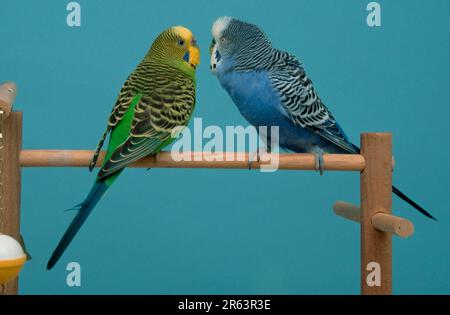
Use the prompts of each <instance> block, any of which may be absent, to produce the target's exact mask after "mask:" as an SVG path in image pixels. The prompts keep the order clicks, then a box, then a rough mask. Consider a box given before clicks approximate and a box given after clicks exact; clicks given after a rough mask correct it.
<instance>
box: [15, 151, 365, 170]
mask: <svg viewBox="0 0 450 315" xmlns="http://www.w3.org/2000/svg"><path fill="white" fill-rule="evenodd" d="M93 154H94V151H87V150H23V151H22V152H21V154H20V164H21V166H22V167H50V166H60V167H63V166H72V167H74V166H75V167H77V166H78V167H87V166H88V165H89V162H90V161H91V158H92V156H93ZM104 156H105V152H101V154H100V156H99V159H98V161H97V166H100V165H101V163H102V162H103V158H104ZM181 157H184V159H182V160H181ZM250 158H252V159H253V160H254V161H253V162H252V169H259V168H260V167H261V166H262V165H269V163H270V162H269V161H267V160H268V159H269V158H270V154H267V153H266V154H262V155H261V156H260V160H261V161H259V162H258V161H256V156H255V157H252V154H248V153H233V152H230V153H227V152H217V153H205V152H203V153H202V152H188V153H182V154H178V155H176V156H175V159H174V158H173V157H172V154H171V152H169V151H165V152H161V153H159V154H157V155H156V156H150V157H145V158H143V159H141V160H139V161H137V162H135V163H133V164H132V165H130V167H142V168H235V169H247V168H248V167H249V159H250ZM272 158H273V159H275V154H273V156H272ZM323 158H324V169H325V170H329V171H362V170H363V169H364V166H365V161H364V157H362V156H361V155H359V154H324V156H323ZM278 159H279V165H278V168H279V169H285V170H289V169H290V170H294V169H295V170H314V169H315V159H314V155H313V154H278Z"/></svg>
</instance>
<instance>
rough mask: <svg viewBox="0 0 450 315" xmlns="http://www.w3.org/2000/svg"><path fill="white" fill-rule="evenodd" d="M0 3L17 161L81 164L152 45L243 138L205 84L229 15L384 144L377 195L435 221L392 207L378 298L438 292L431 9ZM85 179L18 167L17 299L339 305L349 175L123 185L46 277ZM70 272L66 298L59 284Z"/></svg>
mask: <svg viewBox="0 0 450 315" xmlns="http://www.w3.org/2000/svg"><path fill="white" fill-rule="evenodd" d="M68 2H69V1H45V2H43V1H33V2H31V1H6V0H2V1H1V10H0V39H1V45H0V61H1V64H0V81H3V80H14V81H16V82H17V83H18V85H19V89H20V90H19V96H18V98H17V102H16V109H17V110H21V111H23V113H24V137H23V140H24V141H23V144H24V148H26V149H43V148H47V149H93V148H95V145H96V144H97V141H98V138H99V137H100V135H101V133H102V132H103V130H104V128H105V123H106V117H107V115H108V114H109V112H110V110H111V107H112V105H113V103H114V102H115V98H116V96H117V93H118V91H119V89H120V87H121V85H122V83H123V81H124V80H125V78H126V77H127V75H128V73H129V72H130V71H132V70H133V69H134V67H135V66H136V64H137V63H138V61H139V60H140V59H141V58H142V57H143V55H144V54H145V52H146V51H147V49H148V48H149V46H150V44H151V42H152V41H153V39H154V38H155V36H156V35H157V34H158V33H159V32H160V31H162V30H163V29H165V28H167V27H168V26H171V25H185V26H187V27H189V28H190V29H192V30H193V32H194V33H195V34H196V36H197V38H198V42H199V44H200V46H201V48H202V53H203V55H202V65H201V66H200V68H199V70H198V106H197V109H196V112H195V117H202V118H203V120H204V125H207V124H215V125H220V126H225V125H234V124H246V122H245V121H244V120H243V118H242V117H241V116H240V114H239V112H238V111H237V109H236V108H235V106H234V105H233V104H232V102H231V101H230V99H229V97H228V95H227V94H226V93H225V91H224V90H222V88H221V87H220V85H219V83H218V82H217V80H216V79H215V77H213V76H212V75H211V74H210V73H209V67H208V66H209V56H208V46H209V42H210V39H211V35H210V27H211V23H212V22H213V21H214V19H215V18H217V17H218V16H221V15H232V16H236V17H239V18H241V19H243V20H247V21H250V22H253V23H256V24H258V25H259V26H261V27H262V28H263V29H264V30H265V31H266V33H267V34H268V35H269V37H270V38H271V40H272V42H273V43H274V45H275V46H276V47H279V48H282V49H284V50H287V51H290V52H291V53H293V54H295V55H296V56H297V57H299V58H300V59H301V60H302V61H303V62H304V64H305V67H306V69H307V71H308V73H309V76H310V77H311V78H312V79H313V81H314V83H315V85H316V88H317V90H318V92H319V94H320V95H321V97H322V99H323V100H324V102H325V104H327V105H328V106H329V107H330V108H331V110H332V111H333V112H334V114H335V116H336V117H337V119H338V120H339V121H340V122H341V124H342V126H343V127H344V128H345V130H346V131H347V133H348V134H349V135H350V137H351V138H352V139H353V140H354V141H355V142H356V143H359V134H360V133H361V132H363V131H391V132H392V133H393V136H394V153H395V157H396V169H395V173H394V180H395V183H397V185H398V186H399V187H400V188H402V189H403V190H404V191H405V192H407V193H408V194H410V195H411V196H414V197H415V198H416V199H417V200H418V201H420V203H422V204H423V205H424V206H426V208H428V209H429V210H430V211H431V212H432V213H433V214H434V215H435V216H436V217H437V218H438V219H439V221H438V222H433V221H430V220H428V219H426V218H424V217H423V216H421V215H419V214H418V213H417V212H416V211H414V210H413V209H412V208H410V207H409V206H407V205H405V204H404V203H402V202H400V201H399V200H398V199H397V198H394V208H395V213H397V214H399V215H401V216H404V217H407V218H409V219H411V220H412V221H413V222H414V224H415V228H416V231H415V234H414V235H413V236H412V237H411V238H409V239H405V240H404V239H397V238H395V239H394V246H393V249H394V255H393V264H394V270H393V271H394V293H398V294H432V293H447V294H448V293H450V268H449V265H450V246H449V244H450V243H449V241H450V233H449V232H450V225H449V222H450V220H449V219H450V203H449V198H448V194H449V188H450V185H449V179H448V176H449V163H448V161H449V158H450V146H449V140H448V135H449V131H448V130H449V129H448V122H449V114H450V110H449V101H450V88H449V86H448V84H449V74H450V72H449V70H450V62H449V56H450V43H449V28H448V26H449V25H448V22H449V19H450V14H449V12H450V3H449V2H448V1H427V2H424V1H411V0H408V1H379V2H380V3H381V9H382V26H381V27H378V28H369V27H368V26H367V24H366V16H367V14H368V12H367V11H366V5H367V3H368V2H369V1H286V0H284V1H283V0H280V1H277V2H275V1H273V2H271V1H242V0H237V1H236V0H228V1H158V2H157V1H112V0H108V1H86V0H82V1H79V3H80V4H81V10H82V11H81V14H82V16H81V18H82V25H81V27H80V28H70V27H68V26H67V25H66V15H67V12H66V4H67V3H68ZM93 178H94V175H93V174H91V173H89V172H88V170H87V169H85V168H44V169H38V168H34V169H25V170H24V171H23V185H22V212H21V222H22V233H23V236H24V238H25V240H26V244H27V246H28V250H29V251H30V252H31V254H32V256H33V260H32V261H30V262H28V264H27V265H26V266H25V268H24V270H23V272H22V274H21V275H22V276H21V278H20V293H23V294H37V293H61V294H78V293H87V294H90V293H130V294H132V293H161V294H175V293H178V294H195V293H203V294H219V293H220V294H227V293H239V294H249V293H254V294H263V293H264V294H300V293H305V294H310V293H311V294H315V293H319V294H331V293H337V294H347V293H350V294H357V293H359V227H358V225H357V224H354V223H352V222H347V221H345V220H342V219H341V218H338V217H337V216H335V215H334V214H333V213H332V211H331V205H332V203H333V202H334V201H336V200H342V199H343V200H347V201H351V202H354V203H358V202H359V176H358V174H356V173H339V172H335V173H333V172H327V173H326V174H325V175H324V176H322V177H320V176H318V174H317V173H314V172H295V171H279V172H276V173H265V174H262V173H259V172H257V171H252V172H250V171H242V170H183V169H180V170H168V169H155V170H151V171H145V170H144V169H130V170H127V171H126V172H125V173H124V174H123V176H122V177H121V178H120V180H118V181H117V182H116V184H115V185H114V186H113V188H112V189H111V190H110V192H109V193H108V194H107V195H106V196H105V198H104V199H103V200H102V201H101V202H100V204H99V205H98V207H97V209H96V210H95V211H94V212H93V214H92V216H91V217H90V218H89V220H88V221H87V222H86V224H85V226H84V227H83V229H82V230H81V232H80V233H79V235H78V236H77V237H76V239H75V241H74V242H73V244H72V246H70V248H69V250H68V251H67V252H66V254H65V255H64V256H63V258H62V260H61V262H60V263H59V264H58V265H57V266H56V268H55V269H54V270H53V271H50V272H49V271H46V269H45V264H46V261H47V259H48V257H49V255H50V253H51V251H52V250H53V248H54V246H55V245H56V242H57V241H58V240H59V238H60V236H61V235H62V233H63V231H64V230H65V229H66V227H67V225H68V223H69V221H70V219H71V217H72V216H73V214H72V213H70V212H64V211H63V210H64V209H67V208H69V207H71V206H73V205H74V204H76V203H77V202H79V201H81V200H82V198H84V196H85V194H86V193H87V191H88V189H89V188H90V186H91V182H92V181H93ZM70 261H77V262H79V263H80V264H81V267H82V286H81V287H77V288H70V287H68V286H67V285H66V281H65V278H66V275H67V272H66V270H65V266H66V264H67V263H68V262H70Z"/></svg>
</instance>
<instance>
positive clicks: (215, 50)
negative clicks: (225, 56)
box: [209, 39, 222, 73]
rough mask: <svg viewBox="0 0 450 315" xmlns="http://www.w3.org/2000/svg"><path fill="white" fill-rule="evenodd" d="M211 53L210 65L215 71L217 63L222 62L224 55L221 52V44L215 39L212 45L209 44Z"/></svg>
mask: <svg viewBox="0 0 450 315" xmlns="http://www.w3.org/2000/svg"><path fill="white" fill-rule="evenodd" d="M209 53H210V55H211V61H210V65H209V67H210V69H211V71H212V72H213V73H215V72H216V69H217V64H218V63H219V62H220V59H221V58H222V55H221V54H220V52H219V45H218V44H217V43H216V41H215V40H214V39H213V40H212V42H211V45H210V46H209Z"/></svg>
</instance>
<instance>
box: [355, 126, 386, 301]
mask: <svg viewBox="0 0 450 315" xmlns="http://www.w3.org/2000/svg"><path fill="white" fill-rule="evenodd" d="M361 155H363V156H364V159H365V161H366V166H365V169H364V171H362V173H361V211H362V212H361V293H362V294H391V293H392V240H391V234H390V233H386V232H383V231H380V230H378V229H376V228H375V227H374V226H373V224H372V221H371V220H372V217H373V216H374V215H375V214H376V213H387V214H390V213H391V209H392V136H391V134H389V133H364V134H362V135H361Z"/></svg>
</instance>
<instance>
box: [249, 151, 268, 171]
mask: <svg viewBox="0 0 450 315" xmlns="http://www.w3.org/2000/svg"><path fill="white" fill-rule="evenodd" d="M264 153H271V148H270V146H261V147H259V148H258V149H257V150H256V152H253V153H251V152H250V154H249V159H248V169H249V170H251V169H252V164H253V162H254V161H255V157H256V162H258V163H259V162H261V154H264Z"/></svg>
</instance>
